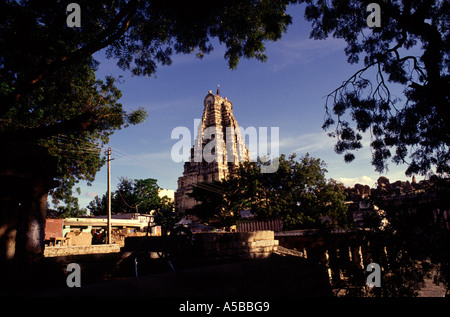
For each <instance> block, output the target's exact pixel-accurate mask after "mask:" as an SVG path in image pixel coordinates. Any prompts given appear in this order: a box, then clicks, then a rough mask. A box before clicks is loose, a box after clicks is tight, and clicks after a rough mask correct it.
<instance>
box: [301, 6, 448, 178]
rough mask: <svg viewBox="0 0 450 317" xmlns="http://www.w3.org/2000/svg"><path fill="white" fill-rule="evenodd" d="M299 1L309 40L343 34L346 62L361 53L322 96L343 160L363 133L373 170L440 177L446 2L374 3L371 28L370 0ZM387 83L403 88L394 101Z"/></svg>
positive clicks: (444, 144)
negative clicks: (376, 21) (377, 11)
mask: <svg viewBox="0 0 450 317" xmlns="http://www.w3.org/2000/svg"><path fill="white" fill-rule="evenodd" d="M301 2H305V3H306V10H305V17H306V19H307V20H308V21H311V22H312V32H311V35H310V36H311V37H312V38H314V39H325V38H327V37H328V36H331V35H332V36H333V37H335V38H341V39H344V40H345V41H346V42H347V47H346V48H345V54H346V55H347V57H348V62H349V63H350V64H356V63H358V62H359V60H360V58H362V57H363V62H364V67H362V68H361V69H360V70H358V71H357V72H356V73H355V74H353V75H352V76H351V77H350V78H348V79H347V80H345V81H344V82H343V83H342V84H341V85H340V86H339V87H337V88H336V89H335V90H334V91H332V92H331V93H330V94H328V97H327V101H326V114H327V118H326V120H325V123H324V125H323V128H325V129H328V128H330V127H332V126H334V127H335V130H334V131H332V132H330V133H329V135H330V136H332V137H337V142H336V145H335V151H336V153H338V154H344V159H345V161H346V162H351V161H352V160H353V159H354V158H355V156H354V154H353V153H352V152H353V151H355V150H358V149H360V148H361V147H362V133H364V132H370V134H371V143H370V146H371V148H372V151H373V152H372V164H373V166H374V167H375V170H376V171H378V172H383V171H385V170H387V169H388V161H389V159H391V160H392V162H394V163H395V164H401V163H405V164H407V169H406V171H405V173H406V175H414V174H421V175H426V174H427V173H432V172H433V169H435V172H436V173H438V174H443V175H445V174H448V173H449V172H450V165H449V160H450V151H449V145H450V112H449V111H448V102H449V93H450V83H449V79H450V76H449V64H450V63H449V62H450V59H449V51H450V50H449V44H450V43H449V40H450V28H449V19H450V13H449V12H450V4H449V2H448V1H441V0H434V1H425V0H423V1H419V0H402V1H383V2H379V5H380V8H381V27H375V28H373V29H369V27H368V25H367V17H368V15H369V13H368V12H367V11H366V10H367V5H368V4H369V3H370V2H372V1H364V0H360V1H347V0H345V1H332V2H328V1H322V0H303V1H301ZM417 52H418V53H417ZM371 72H373V73H375V76H374V77H372V78H370V73H371ZM394 85H400V87H403V89H404V91H403V93H404V96H403V97H402V99H400V98H399V97H398V96H395V95H394V94H393V93H392V92H391V91H392V87H393V86H394ZM351 121H353V122H354V123H356V126H352V125H351Z"/></svg>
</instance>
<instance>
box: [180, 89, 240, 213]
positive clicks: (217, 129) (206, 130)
mask: <svg viewBox="0 0 450 317" xmlns="http://www.w3.org/2000/svg"><path fill="white" fill-rule="evenodd" d="M248 159H249V151H248V149H247V147H246V146H245V142H244V139H243V138H242V136H241V131H240V129H239V126H238V123H237V121H236V119H235V118H234V115H233V104H232V103H231V101H229V100H228V99H227V98H226V97H225V98H222V97H221V96H220V92H219V89H217V93H216V95H214V94H213V93H212V91H211V90H210V91H209V93H208V95H206V97H205V100H204V110H203V117H202V120H201V122H200V124H199V126H198V129H197V136H196V138H195V141H194V146H193V147H192V148H191V156H190V161H189V162H186V163H185V164H184V172H183V176H181V177H179V178H178V189H177V191H176V192H175V204H176V206H177V207H178V210H179V211H180V212H185V211H186V210H187V209H190V208H192V207H194V206H195V205H196V203H197V202H196V201H195V200H194V199H193V198H191V197H189V196H188V195H187V194H188V193H190V192H192V186H193V185H195V184H197V183H200V182H212V181H214V180H217V181H219V180H222V179H224V178H225V177H227V176H228V175H230V174H233V173H235V172H236V170H237V167H238V166H239V164H240V163H241V162H244V161H246V160H248Z"/></svg>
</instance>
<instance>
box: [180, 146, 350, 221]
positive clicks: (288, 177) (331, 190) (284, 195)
mask: <svg viewBox="0 0 450 317" xmlns="http://www.w3.org/2000/svg"><path fill="white" fill-rule="evenodd" d="M262 164H267V162H262V161H261V160H260V159H258V161H257V162H244V163H243V164H242V165H241V166H240V167H239V170H238V173H237V175H236V176H235V177H229V178H228V179H226V180H222V181H220V182H214V183H212V184H205V183H202V184H199V185H197V186H195V187H194V189H193V192H192V194H190V196H191V197H193V198H195V199H196V200H197V201H199V202H201V204H199V205H197V206H195V207H194V208H193V209H192V210H190V211H188V213H191V214H194V215H196V216H197V217H199V218H200V219H203V220H208V219H216V220H217V219H218V220H219V222H220V223H221V224H222V225H225V226H230V225H232V224H236V222H237V221H238V220H239V219H240V213H239V212H240V211H241V210H245V209H251V211H252V212H253V213H254V214H256V215H257V217H258V218H259V219H281V220H283V223H284V228H285V229H297V228H319V227H322V226H324V225H326V226H329V227H345V226H347V207H346V205H345V204H344V200H345V194H344V191H343V187H342V185H340V184H338V183H336V182H335V181H334V180H329V181H327V180H326V179H325V172H326V169H325V163H324V162H323V161H321V160H320V159H315V158H312V157H310V156H309V155H308V154H306V155H305V156H304V157H302V158H300V159H299V160H298V161H297V160H296V154H295V153H294V154H292V155H291V156H289V158H286V156H285V155H284V154H283V155H281V156H280V158H279V167H278V170H277V171H276V172H275V173H261V172H260V167H261V165H262ZM323 220H325V221H326V223H323Z"/></svg>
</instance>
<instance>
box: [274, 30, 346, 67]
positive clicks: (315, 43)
mask: <svg viewBox="0 0 450 317" xmlns="http://www.w3.org/2000/svg"><path fill="white" fill-rule="evenodd" d="M345 46H346V43H345V41H343V40H340V39H335V38H328V39H326V40H314V39H310V38H307V39H305V38H301V39H298V40H290V41H288V40H284V41H281V42H280V43H277V45H274V46H273V53H275V54H278V55H279V56H280V57H281V58H277V60H279V61H280V62H279V63H276V64H274V68H273V70H274V71H280V70H282V69H284V68H286V67H288V66H291V65H293V64H308V63H311V62H313V61H315V60H317V59H321V58H324V57H326V56H328V55H331V54H332V53H334V52H336V51H342V50H343V49H344V47H345Z"/></svg>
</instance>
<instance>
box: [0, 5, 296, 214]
mask: <svg viewBox="0 0 450 317" xmlns="http://www.w3.org/2000/svg"><path fill="white" fill-rule="evenodd" d="M290 2H291V1H276V2H274V1H258V2H255V1H250V0H246V1H214V2H211V1H196V2H187V1H144V0H129V1H128V0H117V1H109V0H108V1H106V0H101V1H88V0H80V1H77V4H79V5H80V8H81V12H80V14H81V25H80V27H69V26H68V25H67V21H66V19H67V15H68V13H67V12H66V10H67V6H68V4H69V3H71V1H59V0H50V1H40V0H28V1H25V0H24V1H2V3H1V4H0V12H1V15H2V19H1V22H0V56H1V58H0V143H1V142H20V143H25V144H27V143H35V144H39V145H42V146H45V147H47V148H48V149H49V152H50V154H52V155H54V156H56V157H57V159H58V171H57V174H58V175H57V178H58V180H59V181H60V183H61V185H60V186H59V187H57V188H55V189H54V190H53V191H52V192H51V193H52V194H53V198H54V202H58V201H59V200H61V199H62V200H65V202H66V204H67V205H68V207H69V208H75V209H76V208H77V200H76V199H74V198H73V197H72V195H71V194H72V188H73V187H74V186H75V184H76V183H77V182H78V181H80V180H87V181H88V182H92V181H93V180H94V178H95V174H96V172H97V171H98V170H99V169H100V168H101V166H102V165H103V164H104V163H105V159H104V157H103V156H102V153H101V152H100V148H101V147H102V146H103V145H104V144H105V143H108V141H109V137H110V136H111V134H112V133H113V132H114V131H116V130H117V129H121V128H124V127H127V126H128V125H130V124H138V123H140V122H142V121H143V120H144V119H145V118H146V116H147V113H146V112H145V110H143V109H140V108H139V109H137V110H134V111H131V112H126V111H124V109H123V106H122V104H120V103H119V102H118V100H119V99H120V97H121V93H120V91H119V90H118V89H117V87H116V86H115V79H114V78H105V79H104V80H99V79H97V78H96V77H95V71H96V69H97V67H98V65H99V63H98V61H96V60H95V59H94V58H93V57H92V56H93V54H94V53H96V52H98V51H100V50H105V51H106V55H107V57H108V58H113V59H115V60H116V61H117V65H118V67H120V68H121V69H124V70H130V71H131V72H132V74H134V75H145V76H151V75H153V74H155V72H156V68H157V66H158V65H170V64H171V56H172V55H173V54H175V53H180V54H191V53H192V54H196V55H197V56H198V57H202V56H203V55H204V54H208V53H209V52H211V51H212V50H213V46H212V44H211V40H212V39H213V38H217V39H218V40H219V41H220V43H223V44H224V45H225V46H226V52H225V56H224V57H225V58H226V59H227V60H228V63H229V66H230V68H236V66H237V64H238V62H239V59H240V58H242V57H243V58H255V59H258V60H261V61H264V60H265V59H266V56H265V54H264V50H265V48H264V41H267V40H270V41H275V40H277V39H279V38H281V35H282V33H283V32H285V31H286V28H287V26H288V25H289V24H290V23H291V17H290V16H289V15H286V14H285V10H286V6H287V4H289V3H290Z"/></svg>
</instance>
